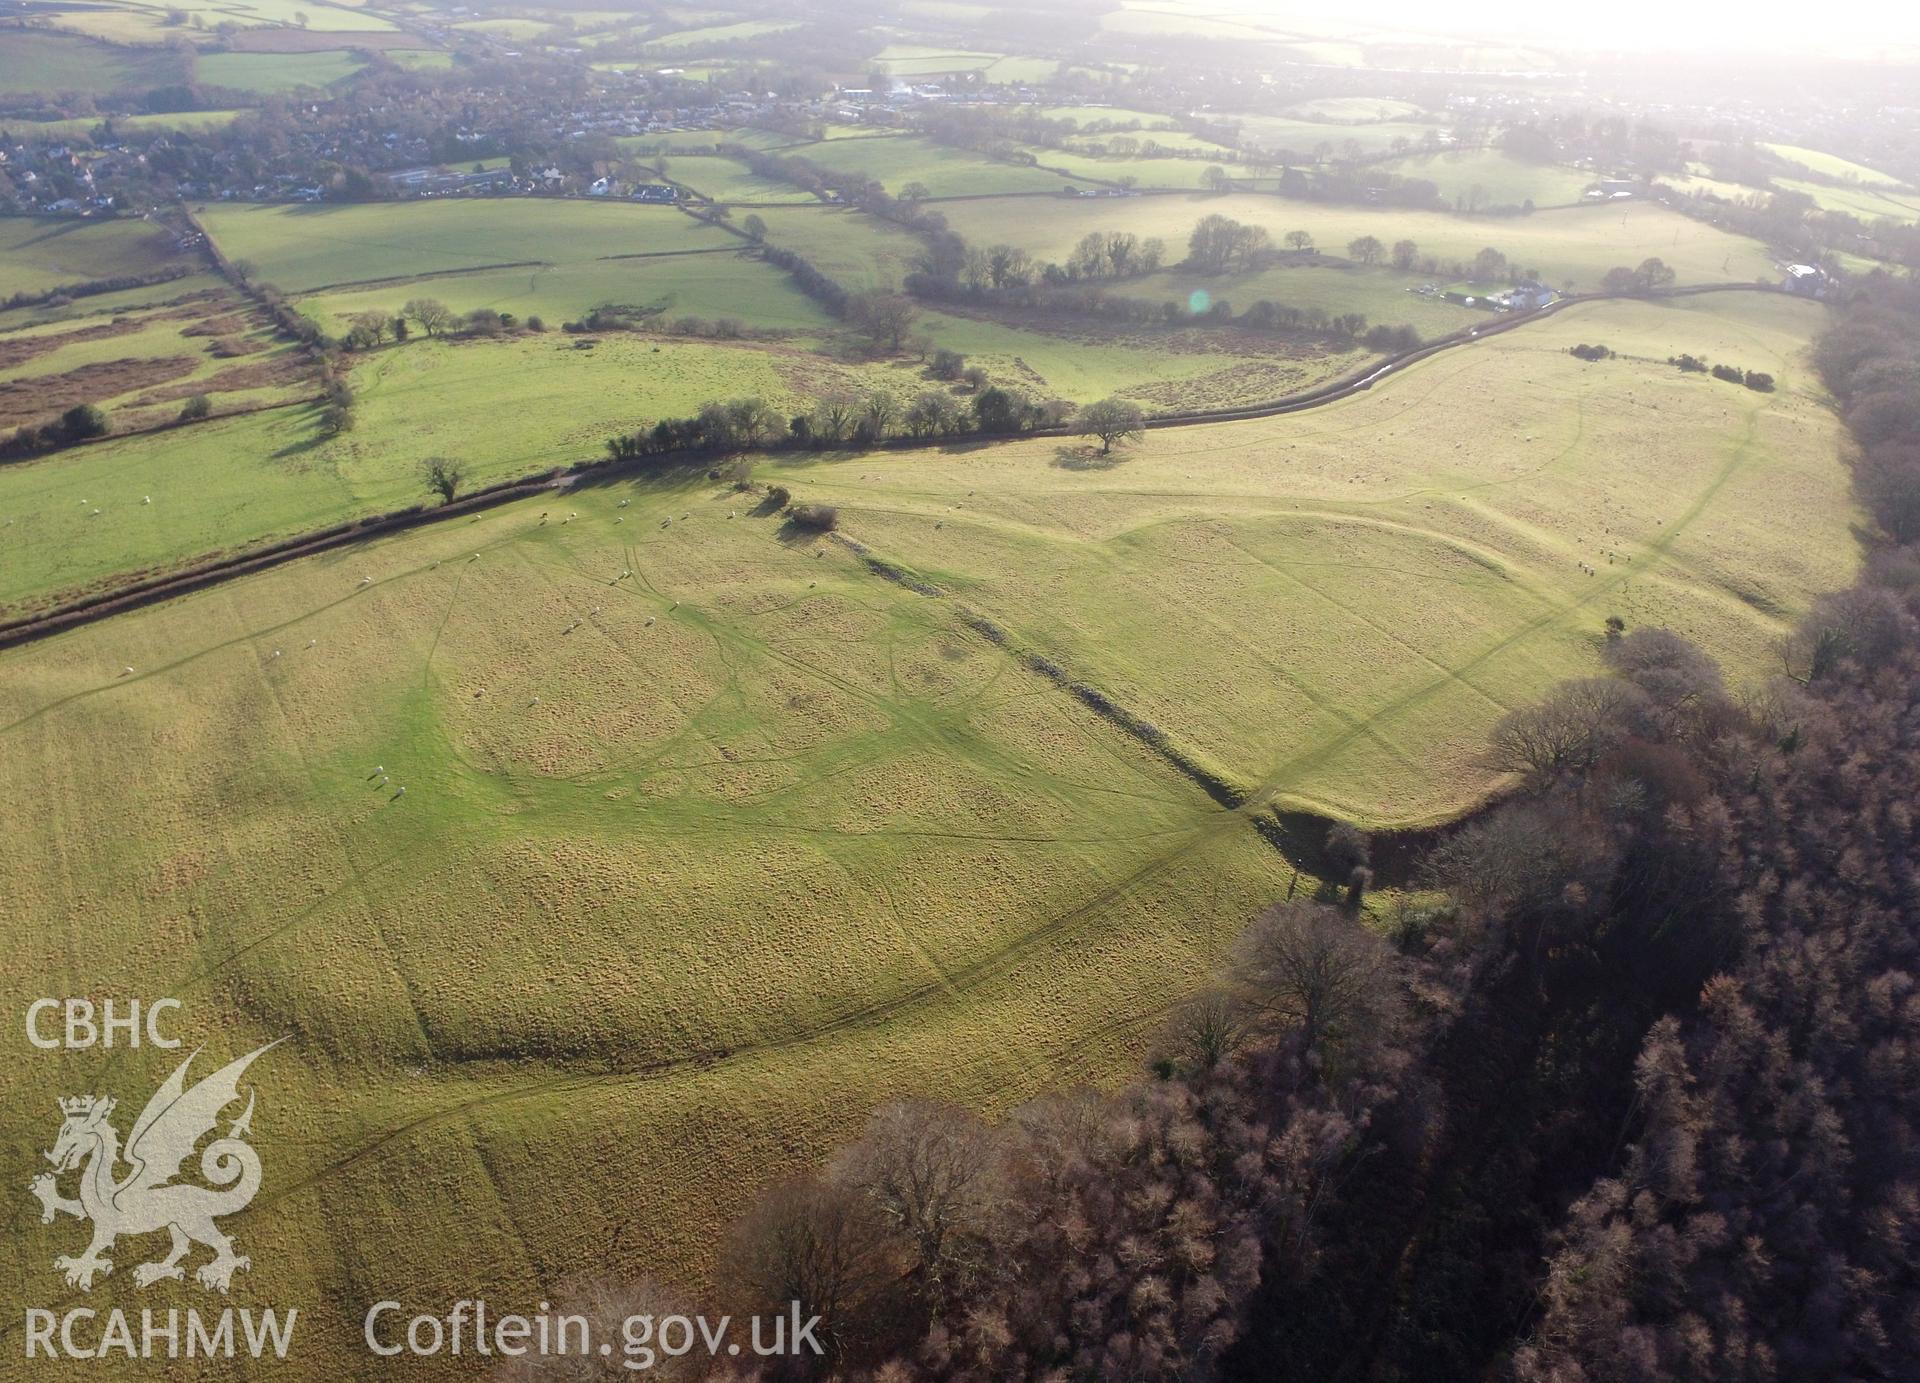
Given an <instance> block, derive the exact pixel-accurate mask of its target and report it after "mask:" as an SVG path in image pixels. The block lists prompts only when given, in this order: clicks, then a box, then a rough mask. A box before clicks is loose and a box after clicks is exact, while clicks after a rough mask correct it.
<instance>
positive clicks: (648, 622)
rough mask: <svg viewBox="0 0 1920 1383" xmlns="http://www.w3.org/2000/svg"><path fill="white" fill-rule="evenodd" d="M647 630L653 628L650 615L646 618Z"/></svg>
mask: <svg viewBox="0 0 1920 1383" xmlns="http://www.w3.org/2000/svg"><path fill="white" fill-rule="evenodd" d="M647 628H649V629H651V628H653V616H652V615H648V616H647Z"/></svg>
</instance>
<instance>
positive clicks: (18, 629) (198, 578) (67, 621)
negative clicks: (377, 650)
mask: <svg viewBox="0 0 1920 1383" xmlns="http://www.w3.org/2000/svg"><path fill="white" fill-rule="evenodd" d="M1781 291H1783V290H1781V289H1778V288H1772V287H1766V286H1762V285H1759V284H1751V283H1710V284H1696V285H1693V286H1690V287H1685V288H1676V289H1672V290H1670V291H1669V292H1667V293H1665V294H1662V295H1660V298H1661V299H1666V298H1681V297H1696V296H1699V295H1702V294H1707V293H1778V292H1781ZM1641 297H1642V295H1639V294H1610V293H1592V294H1580V295H1577V296H1574V297H1567V298H1561V299H1559V300H1558V301H1557V302H1554V303H1552V304H1550V305H1549V306H1547V307H1544V308H1541V309H1539V310H1537V311H1534V312H1529V313H1526V314H1524V315H1521V316H1514V317H1503V318H1497V319H1493V320H1490V321H1489V322H1488V323H1487V324H1486V325H1484V326H1475V327H1470V328H1467V329H1465V330H1463V331H1457V332H1453V333H1451V334H1450V335H1447V336H1443V337H1440V338H1439V339H1438V340H1435V341H1432V342H1429V343H1428V344H1426V345H1424V346H1421V347H1419V348H1418V349H1416V350H1412V351H1407V352H1404V353H1402V354H1400V355H1397V356H1392V357H1390V358H1388V359H1387V360H1385V361H1382V362H1380V363H1378V364H1374V365H1369V366H1367V367H1366V368H1365V369H1364V370H1362V371H1360V372H1358V373H1356V374H1352V375H1349V376H1347V377H1346V378H1344V379H1340V380H1336V381H1334V382H1333V383H1331V384H1326V385H1322V386H1320V387H1318V388H1316V389H1311V390H1308V391H1306V392H1305V393H1301V394H1295V395H1291V396H1289V397H1287V398H1282V399H1275V400H1273V401H1271V402H1268V403H1263V404H1249V405H1246V406H1244V407H1237V408H1222V409H1208V410H1204V411H1194V412H1189V413H1169V414H1161V415H1159V416H1156V417H1153V418H1149V419H1148V420H1147V421H1146V426H1147V427H1148V428H1150V429H1153V430H1160V429H1164V428H1173V427H1196V426H1202V425H1205V424H1208V423H1224V422H1245V421H1249V420H1252V419H1257V418H1272V417H1280V416H1282V415H1284V414H1289V413H1301V412H1305V411H1307V410H1309V409H1314V408H1323V407H1325V406H1327V405H1328V404H1332V403H1337V402H1339V401H1340V400H1342V399H1347V398H1351V397H1353V396H1354V395H1356V394H1359V393H1362V392H1364V391H1366V390H1369V389H1371V388H1373V386H1374V385H1375V384H1377V383H1379V382H1381V381H1382V380H1385V379H1388V378H1390V377H1392V376H1393V375H1395V374H1398V373H1400V372H1401V371H1403V370H1405V369H1406V368H1407V367H1408V366H1409V365H1413V364H1417V363H1418V362H1420V361H1422V360H1426V359H1429V358H1430V357H1432V356H1435V355H1439V354H1441V353H1442V352H1444V351H1450V350H1456V349H1459V348H1461V347H1465V346H1470V345H1474V344H1476V343H1479V342H1483V341H1486V340H1489V339H1491V338H1492V337H1495V336H1499V335H1503V334H1505V333H1506V332H1509V331H1514V330H1517V329H1519V328H1521V327H1524V326H1526V325H1528V324H1529V323H1532V322H1537V321H1542V320H1544V319H1545V318H1547V317H1551V316H1553V315H1554V314H1556V313H1558V312H1561V311H1564V310H1565V309H1566V308H1568V307H1570V306H1572V305H1574V304H1578V303H1589V302H1601V301H1606V300H1609V299H1613V298H1636V299H1637V298H1641ZM1021 435H1022V436H1025V437H1072V436H1077V435H1078V434H1077V433H1076V432H1075V431H1074V430H1073V429H1072V428H1068V427H1058V428H1038V429H1035V430H1034V431H1032V432H1028V433H1024V434H1021ZM951 441H952V439H951V438H937V439H923V438H893V439H891V440H889V441H886V442H882V443H879V444H877V445H876V446H875V447H874V448H873V449H874V450H876V451H926V450H935V449H938V448H940V447H944V446H947V445H949V444H950V443H951ZM639 469H640V465H639V464H638V463H621V462H605V461H595V462H583V463H581V464H580V465H577V466H574V467H571V468H564V469H561V470H558V471H550V472H546V473H544V474H542V475H538V476H530V477H525V478H522V479H520V480H513V481H507V482H504V483H502V484H499V485H495V486H492V487H490V488H488V489H486V490H481V491H476V492H474V493H473V494H470V495H468V496H467V497H466V498H464V499H461V500H457V501H455V502H454V503H452V504H446V505H442V506H440V507H439V508H436V509H417V510H410V511H402V512H400V513H394V514H378V515H370V516H368V517H365V518H362V519H358V520H351V521H348V522H345V523H342V524H338V525H335V526H334V527H332V528H327V529H321V530H318V531H315V532H310V533H306V534H299V535H295V536H294V537H291V538H285V539H281V540H279V541H277V542H273V543H270V544H267V545H265V546H262V547H257V548H254V549H252V550H251V551H248V552H241V553H236V554H233V555H231V556H225V557H213V558H210V559H209V560H206V561H204V562H201V563H199V564H197V565H193V566H189V567H187V568H185V569H182V570H179V571H175V572H172V573H169V574H167V575H163V576H157V577H153V578H150V579H148V580H144V581H136V582H130V583H128V584H126V585H122V586H118V587H114V588H111V589H108V590H104V591H99V592H96V593H93V594H89V595H85V596H81V597H79V598H77V599H74V600H71V601H69V602H67V603H65V604H62V605H57V606H55V607H53V608H51V609H48V610H42V611H39V612H37V613H33V614H26V615H20V616H17V617H15V618H13V619H10V620H6V621H3V622H0V650H4V649H7V648H11V647H15V646H17V645H20V644H27V643H33V642H36V641H38V640H40V639H44V638H47V637H50V636H51V635H54V634H58V633H63V632H65V631H66V630H69V629H76V628H79V627H81V626H82V625H87V624H92V623H94V622H96V621H98V620H102V619H105V618H107V617H108V616H110V615H115V614H119V613H122V612H124V611H127V610H133V609H138V608H140V607H142V606H146V605H152V604H157V603H159V602H160V601H164V600H171V599H173V598H174V597H175V596H181V595H187V594H190V593H191V592H194V591H199V590H205V589H207V588H208V587H211V586H216V585H220V584H222V583H224V582H227V581H230V580H233V579H234V578H236V577H240V576H245V575H249V574H251V573H253V572H257V571H265V570H268V569H270V568H272V567H276V566H279V565H281V564H282V563H285V562H290V561H293V560H295V559H296V558H300V557H311V556H315V555H318V554H320V553H323V552H330V551H334V550H336V549H339V548H342V547H348V546H351V545H354V544H357V543H361V542H364V541H366V540H367V539H369V538H375V537H381V536H384V535H386V534H389V533H397V532H401V531H404V530H406V529H410V528H418V527H421V526H424V525H426V524H429V523H437V522H440V521H443V520H446V519H452V518H459V517H464V516H467V515H471V514H473V513H476V512H478V511H479V510H482V509H488V508H492V507H493V506H495V505H498V504H505V503H507V502H509V501H511V500H515V499H524V498H527V497H529V496H531V495H535V494H538V493H539V492H540V491H542V490H545V489H550V488H553V487H555V486H565V485H570V484H573V483H575V482H577V481H580V480H584V479H588V478H594V479H603V478H608V477H612V476H617V475H619V474H622V473H623V472H626V471H637V470H639Z"/></svg>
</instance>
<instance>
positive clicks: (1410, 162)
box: [1374, 149, 1593, 209]
mask: <svg viewBox="0 0 1920 1383" xmlns="http://www.w3.org/2000/svg"><path fill="white" fill-rule="evenodd" d="M1374 167H1376V168H1377V169H1378V170H1379V171H1381V172H1383V173H1394V174H1397V175H1398V176H1400V177H1403V178H1424V179H1426V180H1427V181H1428V182H1431V183H1437V184H1438V185H1439V188H1440V195H1441V196H1442V197H1445V198H1446V199H1447V200H1448V201H1450V202H1452V203H1454V205H1455V206H1456V207H1458V208H1461V209H1465V208H1467V207H1468V206H1469V197H1470V194H1471V193H1472V190H1473V189H1474V188H1476V187H1478V188H1479V189H1481V193H1482V196H1481V198H1480V199H1479V205H1481V206H1494V207H1512V206H1519V205H1520V204H1521V203H1523V202H1527V201H1531V202H1532V203H1533V204H1534V205H1535V206H1537V207H1553V206H1571V205H1573V204H1575V203H1577V202H1578V201H1579V200H1580V194H1581V193H1582V192H1584V191H1585V190H1586V189H1587V187H1588V186H1589V185H1591V184H1592V182H1593V177H1592V175H1591V174H1588V173H1583V172H1581V171H1580V170H1579V169H1577V168H1568V167H1565V166H1563V165H1560V164H1554V163H1528V162H1526V161H1524V160H1522V159H1517V158H1512V157H1510V156H1509V155H1506V154H1503V153H1500V152H1499V151H1498V150H1495V149H1472V150H1465V151H1462V152H1460V153H1439V154H1413V155H1409V156H1408V157H1406V158H1402V159H1395V160H1393V161H1392V162H1390V163H1382V164H1376V165H1374Z"/></svg>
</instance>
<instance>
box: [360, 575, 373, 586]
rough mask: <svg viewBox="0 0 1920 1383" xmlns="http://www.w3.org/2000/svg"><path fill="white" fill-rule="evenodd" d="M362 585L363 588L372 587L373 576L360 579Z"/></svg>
mask: <svg viewBox="0 0 1920 1383" xmlns="http://www.w3.org/2000/svg"><path fill="white" fill-rule="evenodd" d="M360 584H361V585H362V586H371V585H372V584H373V578H372V577H371V576H363V577H361V578H360Z"/></svg>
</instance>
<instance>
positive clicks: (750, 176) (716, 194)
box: [646, 154, 820, 206]
mask: <svg viewBox="0 0 1920 1383" xmlns="http://www.w3.org/2000/svg"><path fill="white" fill-rule="evenodd" d="M664 157H665V158H666V161H667V168H666V173H665V177H666V178H667V179H668V180H669V181H670V182H676V183H679V184H681V185H682V186H683V187H690V188H692V189H693V190H694V191H695V192H698V193H699V194H700V195H701V196H703V197H706V198H709V199H710V200H712V201H716V202H789V203H797V204H799V205H802V206H817V205H819V202H820V199H819V198H818V197H816V196H814V195H813V194H812V193H811V192H808V191H806V190H804V189H803V188H798V187H795V186H794V185H793V184H792V183H789V182H782V181H781V180H780V179H778V178H763V177H761V176H760V175H759V174H758V173H755V172H754V171H753V170H752V169H750V168H748V167H747V166H746V164H744V163H741V162H740V161H739V160H737V159H731V158H727V157H726V156H725V155H722V154H668V155H665V156H664ZM646 162H647V163H648V164H649V166H652V167H656V168H657V167H658V165H659V160H658V159H649V160H646Z"/></svg>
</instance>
